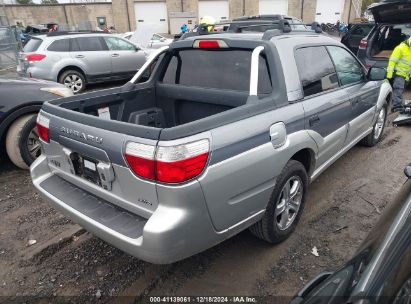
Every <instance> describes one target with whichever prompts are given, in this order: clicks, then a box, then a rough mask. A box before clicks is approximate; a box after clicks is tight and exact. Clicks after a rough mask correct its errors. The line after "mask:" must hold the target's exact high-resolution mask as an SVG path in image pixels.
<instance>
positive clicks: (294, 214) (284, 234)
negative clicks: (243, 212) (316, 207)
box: [250, 160, 308, 243]
mask: <svg viewBox="0 0 411 304" xmlns="http://www.w3.org/2000/svg"><path fill="white" fill-rule="evenodd" d="M307 190H308V176H307V172H306V170H305V167H304V166H303V165H302V164H301V163H300V162H298V161H295V160H290V161H289V162H288V163H287V165H286V166H285V167H284V169H283V171H282V173H281V174H280V176H279V177H278V178H277V183H276V185H275V187H274V190H273V193H272V195H271V198H270V201H269V203H268V206H267V209H266V212H265V214H264V217H263V218H262V219H261V220H260V221H259V222H257V223H256V224H254V226H252V227H250V230H251V232H252V233H253V234H254V235H255V236H257V237H258V238H261V239H263V240H265V241H267V242H269V243H280V242H282V241H284V240H286V239H287V238H288V237H289V236H290V235H291V233H292V232H293V231H294V229H295V227H296V226H297V224H298V221H299V220H300V217H301V213H302V211H303V209H304V203H305V199H306V194H307Z"/></svg>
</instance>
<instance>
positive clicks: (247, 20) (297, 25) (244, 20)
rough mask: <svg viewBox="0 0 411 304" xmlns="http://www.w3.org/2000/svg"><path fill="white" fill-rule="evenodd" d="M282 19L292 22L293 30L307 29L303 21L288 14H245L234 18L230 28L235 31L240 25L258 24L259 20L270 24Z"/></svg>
mask: <svg viewBox="0 0 411 304" xmlns="http://www.w3.org/2000/svg"><path fill="white" fill-rule="evenodd" d="M280 20H286V21H288V22H289V23H290V25H291V28H292V29H293V30H307V29H308V28H307V27H306V26H305V25H304V24H303V22H302V21H301V20H300V19H298V18H296V17H292V16H286V15H278V14H275V15H257V16H243V17H238V18H234V19H233V20H232V22H231V23H230V25H229V27H228V30H229V31H234V30H236V29H237V28H238V25H258V22H260V23H265V24H270V23H272V22H278V21H280Z"/></svg>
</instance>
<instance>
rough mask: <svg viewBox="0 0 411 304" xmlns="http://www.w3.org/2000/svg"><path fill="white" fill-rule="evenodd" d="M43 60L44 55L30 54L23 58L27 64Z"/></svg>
mask: <svg viewBox="0 0 411 304" xmlns="http://www.w3.org/2000/svg"><path fill="white" fill-rule="evenodd" d="M44 58H46V55H43V54H30V55H26V57H25V58H24V59H25V60H26V61H28V62H35V61H42V60H43V59H44Z"/></svg>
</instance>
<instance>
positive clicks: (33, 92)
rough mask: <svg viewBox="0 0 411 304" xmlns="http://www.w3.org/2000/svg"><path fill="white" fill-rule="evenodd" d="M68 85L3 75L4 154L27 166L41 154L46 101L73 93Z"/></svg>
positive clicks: (0, 141)
mask: <svg viewBox="0 0 411 304" xmlns="http://www.w3.org/2000/svg"><path fill="white" fill-rule="evenodd" d="M71 95H72V92H71V90H70V89H67V88H66V87H65V86H63V85H61V84H58V83H54V82H48V81H43V80H34V79H30V80H29V79H24V78H20V79H2V78H0V147H1V148H0V155H4V154H6V153H7V155H8V157H9V158H10V160H11V161H12V162H13V163H14V164H15V165H16V166H17V167H20V168H22V169H27V168H28V167H29V166H30V165H31V163H32V162H33V161H34V160H35V159H36V158H37V157H38V156H39V155H40V153H41V151H40V145H39V142H38V134H37V129H36V117H37V113H38V112H39V111H40V108H41V105H42V103H43V102H44V101H47V100H52V99H56V98H58V97H66V96H71Z"/></svg>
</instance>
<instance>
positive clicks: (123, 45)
mask: <svg viewBox="0 0 411 304" xmlns="http://www.w3.org/2000/svg"><path fill="white" fill-rule="evenodd" d="M104 40H105V41H106V43H107V46H108V49H109V50H111V51H135V50H136V47H135V46H134V45H133V44H131V43H129V42H127V41H124V40H122V39H119V38H115V37H104Z"/></svg>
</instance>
